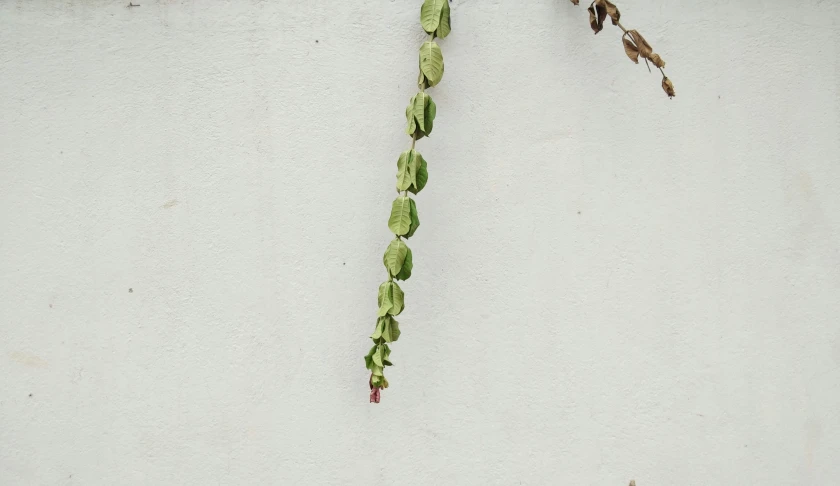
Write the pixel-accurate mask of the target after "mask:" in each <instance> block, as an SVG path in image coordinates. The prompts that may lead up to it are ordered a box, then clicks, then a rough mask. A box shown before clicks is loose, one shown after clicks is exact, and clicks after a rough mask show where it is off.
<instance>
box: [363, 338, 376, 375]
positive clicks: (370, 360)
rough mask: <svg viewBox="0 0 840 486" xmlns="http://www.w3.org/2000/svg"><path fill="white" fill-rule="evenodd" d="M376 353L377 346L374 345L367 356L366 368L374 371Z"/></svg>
mask: <svg viewBox="0 0 840 486" xmlns="http://www.w3.org/2000/svg"><path fill="white" fill-rule="evenodd" d="M375 352H376V345H375V344H374V345H373V347H372V348H370V351H368V354H367V355H365V368H367V369H369V370H370V369H373V368H372V366H373V353H375Z"/></svg>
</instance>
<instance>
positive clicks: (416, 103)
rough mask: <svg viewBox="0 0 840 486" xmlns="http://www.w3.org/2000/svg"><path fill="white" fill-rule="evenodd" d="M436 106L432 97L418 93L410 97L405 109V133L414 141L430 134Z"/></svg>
mask: <svg viewBox="0 0 840 486" xmlns="http://www.w3.org/2000/svg"><path fill="white" fill-rule="evenodd" d="M436 115H437V106H435V102H434V101H432V97H431V96H429V95H427V94H426V93H424V92H422V91H421V92H419V93H417V94H416V95H414V96H412V97H411V101H410V102H409V103H408V106H407V107H406V109H405V117H406V120H407V121H408V126H407V127H406V129H405V131H406V133H408V134H409V135H413V136H414V138H416V139H418V140H419V139H421V138H423V137H424V136H428V135H429V134H431V133H432V128H433V127H434V122H435V116H436Z"/></svg>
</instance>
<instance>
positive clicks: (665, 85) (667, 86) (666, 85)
mask: <svg viewBox="0 0 840 486" xmlns="http://www.w3.org/2000/svg"><path fill="white" fill-rule="evenodd" d="M662 89H664V90H665V94H667V95H668V97H669V98H673V97H674V96H677V92H676V91H674V83H672V82H671V80H670V79H668V76H665V77H664V78H662Z"/></svg>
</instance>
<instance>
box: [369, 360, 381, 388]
mask: <svg viewBox="0 0 840 486" xmlns="http://www.w3.org/2000/svg"><path fill="white" fill-rule="evenodd" d="M384 368H385V367H384V366H379V365H377V364H375V363H374V364H371V365H370V372H371V374H373V380H372V381H373V386H376V384H377V383H381V380H382V379H383V378H384V376H383V375H382V372H383V371H385V369H384Z"/></svg>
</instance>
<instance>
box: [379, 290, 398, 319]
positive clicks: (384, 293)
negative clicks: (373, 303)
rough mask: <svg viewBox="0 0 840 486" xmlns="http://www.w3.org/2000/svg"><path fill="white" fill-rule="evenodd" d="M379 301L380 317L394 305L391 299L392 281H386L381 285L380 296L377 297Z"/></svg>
mask: <svg viewBox="0 0 840 486" xmlns="http://www.w3.org/2000/svg"><path fill="white" fill-rule="evenodd" d="M377 301H378V302H379V312H378V315H379V317H382V316H384V315H385V314H387V313H388V311H390V310H391V307H393V306H394V303H393V301H392V300H391V282H385V283H383V284H382V285H380V286H379V298H378V299H377Z"/></svg>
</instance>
